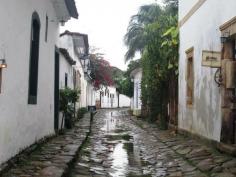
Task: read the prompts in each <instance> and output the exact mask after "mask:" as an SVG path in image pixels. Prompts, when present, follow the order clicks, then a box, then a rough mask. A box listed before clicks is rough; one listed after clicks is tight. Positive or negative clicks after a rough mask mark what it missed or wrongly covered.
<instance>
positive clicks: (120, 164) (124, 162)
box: [110, 143, 128, 177]
mask: <svg viewBox="0 0 236 177" xmlns="http://www.w3.org/2000/svg"><path fill="white" fill-rule="evenodd" d="M123 146H124V144H123V143H119V144H117V145H116V146H115V148H114V152H113V154H112V158H113V161H112V168H113V169H114V170H115V171H114V172H113V173H111V174H110V175H111V176H114V177H118V176H125V174H126V173H127V171H128V169H127V168H128V154H127V152H126V151H125V149H124V148H123Z"/></svg>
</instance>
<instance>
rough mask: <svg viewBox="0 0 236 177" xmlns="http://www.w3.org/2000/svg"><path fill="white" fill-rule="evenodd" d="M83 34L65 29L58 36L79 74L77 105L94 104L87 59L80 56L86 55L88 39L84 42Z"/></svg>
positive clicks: (94, 92) (61, 45)
mask: <svg viewBox="0 0 236 177" xmlns="http://www.w3.org/2000/svg"><path fill="white" fill-rule="evenodd" d="M84 36H87V35H84V34H80V33H76V32H75V33H74V32H69V31H66V32H64V33H62V34H61V37H60V47H62V48H65V49H66V50H67V51H68V53H69V54H70V56H71V58H73V59H74V61H76V64H75V66H74V69H75V70H76V71H77V73H78V75H79V77H77V80H79V81H78V89H79V90H80V92H81V93H80V99H79V103H78V107H87V106H95V96H96V95H95V94H96V91H95V90H94V87H93V85H92V84H91V83H90V78H89V77H88V74H87V73H86V68H87V64H88V60H83V59H82V56H83V55H86V47H87V48H88V41H87V44H86V41H85V40H86V39H85V38H84ZM86 38H87V37H86ZM86 45H87V46H86Z"/></svg>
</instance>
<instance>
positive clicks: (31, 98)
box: [28, 11, 41, 105]
mask: <svg viewBox="0 0 236 177" xmlns="http://www.w3.org/2000/svg"><path fill="white" fill-rule="evenodd" d="M34 25H35V26H34ZM37 25H38V26H37ZM36 27H38V29H37V28H36ZM34 30H36V32H37V34H35V31H34ZM40 32H41V23H40V18H39V14H38V13H37V12H36V11H35V12H33V14H32V18H31V34H30V58H29V85H28V104H32V105H35V104H37V95H38V72H39V51H40ZM35 35H36V36H35ZM35 37H37V39H36V41H35ZM35 69H36V71H35ZM33 92H35V93H33Z"/></svg>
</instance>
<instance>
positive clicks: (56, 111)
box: [54, 48, 59, 131]
mask: <svg viewBox="0 0 236 177" xmlns="http://www.w3.org/2000/svg"><path fill="white" fill-rule="evenodd" d="M54 71H55V75H54V77H55V78H54V129H55V131H57V130H58V126H59V52H58V49H57V48H56V49H55V70H54Z"/></svg>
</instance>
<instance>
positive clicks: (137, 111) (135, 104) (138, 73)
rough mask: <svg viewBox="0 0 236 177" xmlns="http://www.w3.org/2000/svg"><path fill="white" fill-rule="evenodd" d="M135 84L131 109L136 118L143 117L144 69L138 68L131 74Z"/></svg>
mask: <svg viewBox="0 0 236 177" xmlns="http://www.w3.org/2000/svg"><path fill="white" fill-rule="evenodd" d="M130 77H131V78H133V82H134V96H133V98H132V101H131V103H132V104H131V108H132V110H133V114H134V115H136V116H140V115H141V108H142V101H141V81H142V69H141V68H137V69H135V70H133V71H132V72H131V74H130Z"/></svg>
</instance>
